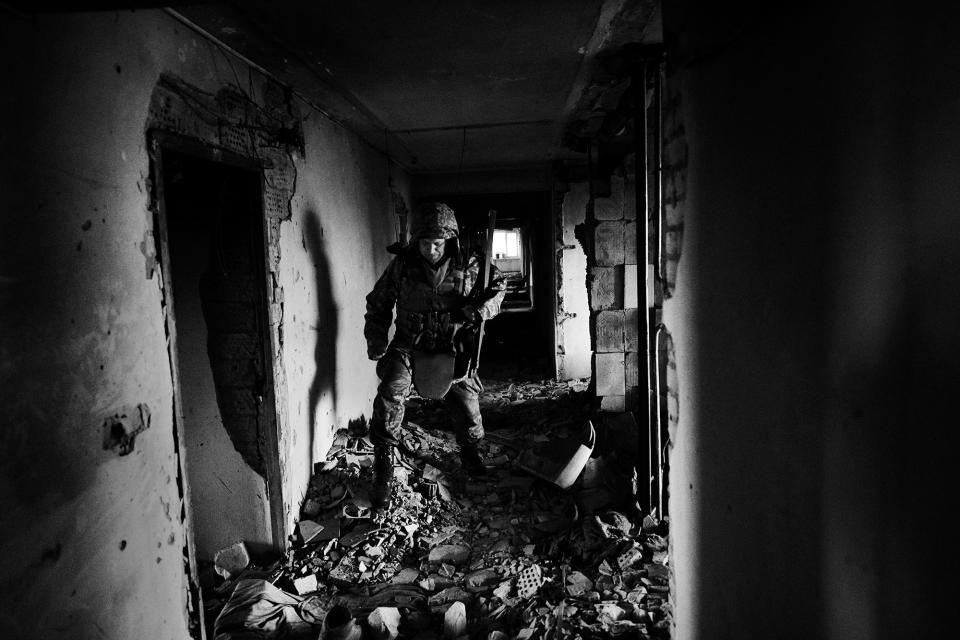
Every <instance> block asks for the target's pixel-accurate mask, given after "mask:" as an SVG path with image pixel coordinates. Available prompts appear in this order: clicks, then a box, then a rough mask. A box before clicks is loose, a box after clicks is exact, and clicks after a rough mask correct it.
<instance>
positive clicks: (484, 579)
mask: <svg viewBox="0 0 960 640" xmlns="http://www.w3.org/2000/svg"><path fill="white" fill-rule="evenodd" d="M499 581H500V574H498V573H497V572H496V571H494V570H493V569H479V570H478V571H474V572H473V573H470V574H467V576H466V577H465V578H464V579H463V582H464V584H465V585H466V587H467V589H469V590H474V589H477V590H482V589H486V588H487V587H490V586H492V585H494V584H496V583H497V582H499Z"/></svg>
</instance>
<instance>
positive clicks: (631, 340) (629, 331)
mask: <svg viewBox="0 0 960 640" xmlns="http://www.w3.org/2000/svg"><path fill="white" fill-rule="evenodd" d="M640 313H641V311H640V310H639V309H627V310H626V311H624V312H623V350H624V351H640V343H641V338H640V319H641V317H642V316H641V315H640Z"/></svg>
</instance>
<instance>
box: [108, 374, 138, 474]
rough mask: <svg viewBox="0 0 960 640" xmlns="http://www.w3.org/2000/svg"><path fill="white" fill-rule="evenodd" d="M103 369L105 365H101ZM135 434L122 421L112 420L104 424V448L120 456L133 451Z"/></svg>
mask: <svg viewBox="0 0 960 640" xmlns="http://www.w3.org/2000/svg"><path fill="white" fill-rule="evenodd" d="M100 368H101V369H103V365H101V366H100ZM134 439H135V436H133V435H131V434H129V433H127V429H126V427H124V426H123V423H122V422H120V421H116V422H114V421H110V420H108V421H107V422H105V423H104V425H103V448H104V450H110V451H113V452H114V453H116V454H117V455H119V456H125V455H127V454H129V453H130V452H131V451H133V441H134Z"/></svg>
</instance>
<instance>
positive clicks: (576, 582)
mask: <svg viewBox="0 0 960 640" xmlns="http://www.w3.org/2000/svg"><path fill="white" fill-rule="evenodd" d="M591 589H593V581H592V580H590V578H588V577H587V576H585V575H584V574H582V573H580V572H579V571H574V572H573V573H571V574H570V575H568V576H567V593H568V594H570V595H571V596H572V597H577V596H579V595H583V594H584V593H586V592H587V591H590V590H591Z"/></svg>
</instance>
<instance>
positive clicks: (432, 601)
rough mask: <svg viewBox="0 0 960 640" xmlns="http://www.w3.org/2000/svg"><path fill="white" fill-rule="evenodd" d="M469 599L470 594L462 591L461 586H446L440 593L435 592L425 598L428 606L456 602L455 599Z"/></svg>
mask: <svg viewBox="0 0 960 640" xmlns="http://www.w3.org/2000/svg"><path fill="white" fill-rule="evenodd" d="M469 599H470V594H469V593H467V592H466V591H464V590H463V589H462V588H460V587H447V588H446V589H444V590H443V591H441V592H440V593H436V594H434V595H432V596H430V598H429V599H427V604H428V605H430V606H435V605H439V604H447V603H450V602H457V601H461V602H463V601H466V600H469Z"/></svg>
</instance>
